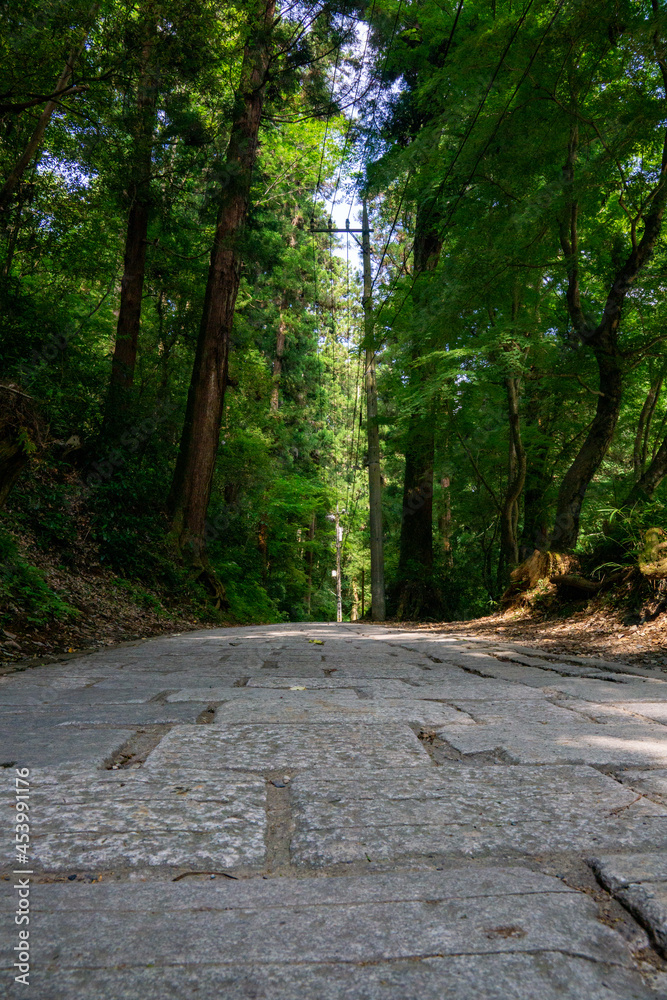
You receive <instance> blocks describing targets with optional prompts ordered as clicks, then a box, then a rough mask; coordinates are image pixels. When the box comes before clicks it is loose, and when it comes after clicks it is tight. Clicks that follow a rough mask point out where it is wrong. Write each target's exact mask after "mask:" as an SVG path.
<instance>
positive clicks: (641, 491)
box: [623, 437, 667, 507]
mask: <svg viewBox="0 0 667 1000" xmlns="http://www.w3.org/2000/svg"><path fill="white" fill-rule="evenodd" d="M665 476H667V437H666V438H665V439H664V441H663V442H662V444H661V445H660V447H659V448H658V450H657V452H656V453H655V455H654V457H653V459H652V460H651V462H650V463H649V465H648V468H647V469H645V470H644V472H643V473H642V474H641V476H640V477H639V479H638V480H637V482H636V483H635V484H634V486H633V487H632V489H631V490H630V492H629V494H628V496H627V498H626V500H625V503H624V505H623V506H624V507H631V506H633V505H634V504H636V503H646V502H647V501H648V500H652V499H653V494H654V493H655V491H656V490H657V488H658V486H659V485H660V483H661V482H662V481H663V479H664V478H665Z"/></svg>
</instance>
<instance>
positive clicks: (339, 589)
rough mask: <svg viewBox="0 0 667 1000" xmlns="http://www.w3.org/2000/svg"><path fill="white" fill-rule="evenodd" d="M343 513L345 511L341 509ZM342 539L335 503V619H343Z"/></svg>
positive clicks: (339, 620) (338, 620)
mask: <svg viewBox="0 0 667 1000" xmlns="http://www.w3.org/2000/svg"><path fill="white" fill-rule="evenodd" d="M343 513H345V511H343ZM342 540H343V529H342V527H341V524H340V514H339V513H338V503H336V621H337V622H342V620H343V581H342V578H341V566H340V545H341V542H342Z"/></svg>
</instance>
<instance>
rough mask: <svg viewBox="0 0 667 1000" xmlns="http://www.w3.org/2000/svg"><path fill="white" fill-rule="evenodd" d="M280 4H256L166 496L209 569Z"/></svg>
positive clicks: (175, 530)
mask: <svg viewBox="0 0 667 1000" xmlns="http://www.w3.org/2000/svg"><path fill="white" fill-rule="evenodd" d="M275 6H276V5H275V0H257V2H255V3H254V4H253V6H252V11H253V15H254V16H252V17H251V19H250V22H249V25H248V27H249V31H248V37H247V41H246V44H245V49H244V53H243V64H242V67H241V79H240V82H239V87H238V90H237V92H236V101H235V108H234V117H233V121H232V127H231V133H230V137H229V143H228V146H227V153H226V157H225V166H226V170H225V174H224V182H223V184H222V185H221V190H220V207H219V211H218V217H217V222H216V230H215V236H214V240H213V249H212V251H211V261H210V266H209V272H208V281H207V284H206V294H205V298H204V308H203V314H202V320H201V327H200V332H199V338H198V341H197V351H196V355H195V362H194V367H193V371H192V378H191V381H190V389H189V392H188V401H187V407H186V413H185V422H184V425H183V433H182V436H181V445H180V451H179V455H178V460H177V463H176V469H175V471H174V478H173V481H172V487H171V492H170V497H169V507H170V511H171V515H172V538H173V540H174V542H175V543H176V545H177V546H178V548H179V549H180V551H181V552H182V553H184V554H187V556H188V558H189V559H190V560H191V561H192V562H193V564H194V565H196V566H200V567H201V569H202V570H204V571H207V570H208V563H207V559H206V542H205V525H206V511H207V509H208V503H209V498H210V495H211V485H212V480H213V471H214V468H215V459H216V454H217V450H218V442H219V438H220V423H221V419H222V412H223V405H224V396H225V388H226V385H227V365H228V356H229V343H230V336H231V330H232V323H233V320H234V308H235V305H236V296H237V293H238V289H239V282H240V278H241V256H240V247H239V238H240V235H241V232H242V230H243V227H244V224H245V221H246V217H247V214H248V204H249V198H250V184H251V179H252V170H253V166H254V163H255V160H256V157H257V143H258V133H259V125H260V120H261V115H262V107H263V104H264V93H265V88H266V80H267V70H268V66H269V60H270V43H271V27H272V23H273V17H274V13H275Z"/></svg>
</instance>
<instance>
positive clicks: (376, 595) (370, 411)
mask: <svg viewBox="0 0 667 1000" xmlns="http://www.w3.org/2000/svg"><path fill="white" fill-rule="evenodd" d="M362 205H363V216H362V222H361V230H359V229H350V221H349V219H348V220H347V222H346V224H345V229H334V227H333V221H332V220H330V221H329V226H328V227H327V228H326V229H317V228H315V223H314V219H311V225H310V231H311V233H350V234H354V233H358V232H361V253H362V257H363V262H364V294H363V298H362V300H361V301H362V305H363V308H364V343H365V345H366V370H365V381H366V413H367V417H366V430H367V434H368V492H369V507H370V512H369V513H370V519H369V521H370V530H371V618H372V619H373V621H376V622H383V621H384V620H385V601H384V548H383V541H382V476H381V474H380V429H379V427H378V397H377V385H376V381H375V351H374V349H373V325H374V321H373V289H372V281H371V240H370V234H371V230H370V229H369V228H368V211H367V208H366V199H365V198H364V199H363V201H362ZM353 239H355V240H356V239H357V238H356V236H353ZM358 242H359V241H358V240H357V243H358ZM362 593H363V584H362ZM362 615H363V611H362Z"/></svg>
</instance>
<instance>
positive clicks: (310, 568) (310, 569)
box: [306, 513, 317, 617]
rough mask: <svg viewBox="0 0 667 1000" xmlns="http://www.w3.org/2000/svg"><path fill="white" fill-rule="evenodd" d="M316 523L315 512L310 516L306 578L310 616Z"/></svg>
mask: <svg viewBox="0 0 667 1000" xmlns="http://www.w3.org/2000/svg"><path fill="white" fill-rule="evenodd" d="M316 525H317V521H316V519H315V514H314V513H313V514H312V515H311V518H310V524H309V525H308V548H307V549H306V579H307V580H308V590H307V592H306V604H307V607H308V617H310V608H311V605H312V600H313V563H314V561H315V555H314V552H313V543H314V542H315V527H316Z"/></svg>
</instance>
